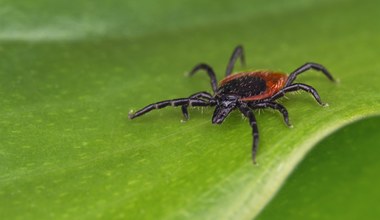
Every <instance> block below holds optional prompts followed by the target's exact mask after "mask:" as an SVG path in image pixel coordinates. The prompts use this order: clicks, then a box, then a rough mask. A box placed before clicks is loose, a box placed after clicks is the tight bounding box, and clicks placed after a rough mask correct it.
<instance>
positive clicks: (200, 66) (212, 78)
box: [189, 63, 218, 93]
mask: <svg viewBox="0 0 380 220" xmlns="http://www.w3.org/2000/svg"><path fill="white" fill-rule="evenodd" d="M199 70H205V71H206V72H207V74H208V76H209V77H210V81H211V88H212V91H213V92H214V93H216V90H217V89H218V82H217V81H216V76H215V72H214V70H213V69H212V68H211V67H210V66H209V65H207V64H205V63H200V64H198V65H196V66H195V67H194V68H193V69H192V70H191V71H190V73H189V75H190V76H192V75H194V74H195V73H196V72H197V71H199Z"/></svg>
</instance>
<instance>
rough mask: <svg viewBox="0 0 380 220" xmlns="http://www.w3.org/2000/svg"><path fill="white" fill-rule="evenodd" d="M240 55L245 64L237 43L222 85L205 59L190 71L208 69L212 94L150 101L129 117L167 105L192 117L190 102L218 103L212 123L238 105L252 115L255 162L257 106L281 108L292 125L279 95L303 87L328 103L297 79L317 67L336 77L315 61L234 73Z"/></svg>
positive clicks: (247, 115) (199, 103)
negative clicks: (291, 67) (283, 68)
mask: <svg viewBox="0 0 380 220" xmlns="http://www.w3.org/2000/svg"><path fill="white" fill-rule="evenodd" d="M239 58H240V60H241V63H242V65H243V66H244V65H245V59H244V51H243V47H242V46H237V47H236V48H235V50H234V51H233V53H232V56H231V58H230V61H229V62H228V65H227V69H226V76H225V78H224V79H223V80H221V81H220V83H219V85H218V84H217V80H216V76H215V73H214V71H213V69H212V68H211V67H210V66H209V65H207V64H204V63H201V64H198V65H196V66H195V67H194V68H193V69H192V71H191V72H190V75H193V74H194V73H196V72H198V71H199V70H204V71H206V72H207V74H208V75H209V77H210V82H211V88H212V90H213V92H212V94H211V93H209V92H198V93H195V94H193V95H191V96H189V97H186V98H179V99H173V100H165V101H160V102H156V103H153V104H150V105H147V106H146V107H144V108H142V109H140V110H138V111H137V112H135V113H130V114H129V118H130V119H133V118H136V117H139V116H141V115H143V114H145V113H147V112H150V111H151V110H154V109H160V108H164V107H167V106H181V111H182V114H183V115H184V117H185V118H186V119H188V118H189V114H188V110H187V108H188V107H189V106H190V107H195V106H212V107H214V106H215V110H214V113H213V116H212V123H213V124H221V123H223V121H224V120H225V119H226V117H227V116H228V115H229V114H230V112H231V111H232V110H235V109H237V110H239V111H240V112H241V113H242V114H243V115H244V116H245V117H247V118H248V120H249V124H250V126H251V128H252V136H253V143H252V160H253V162H254V163H255V158H256V152H257V149H258V144H259V130H258V127H257V123H256V118H255V115H254V113H253V110H255V109H263V108H272V109H274V110H277V111H279V112H280V113H281V114H282V116H283V118H284V122H285V123H286V124H287V125H288V126H291V125H290V123H289V117H288V111H287V110H286V108H285V107H284V106H283V105H281V104H279V103H277V102H276V100H277V99H279V98H281V97H283V96H284V95H285V94H286V93H288V92H294V91H298V90H303V91H306V92H308V93H310V94H311V95H312V96H313V97H314V99H315V100H316V101H317V102H318V103H319V104H320V105H324V104H323V103H322V101H321V98H320V96H319V94H318V92H317V91H316V90H315V89H314V88H313V87H312V86H310V85H307V84H303V83H294V81H295V79H296V78H297V76H298V75H299V74H301V73H303V72H305V71H307V70H310V69H314V70H317V71H320V72H322V73H323V74H324V75H325V76H326V77H327V78H328V79H329V80H331V81H335V80H334V78H333V77H332V75H331V74H330V73H329V72H328V71H327V69H326V68H325V67H323V66H322V65H320V64H317V63H311V62H309V63H306V64H304V65H302V66H301V67H299V68H297V69H296V70H294V71H293V72H292V73H291V74H289V75H287V74H285V73H281V72H273V71H269V70H258V71H249V72H240V73H236V74H231V73H232V70H233V67H234V65H235V62H236V61H237V60H238V59H239Z"/></svg>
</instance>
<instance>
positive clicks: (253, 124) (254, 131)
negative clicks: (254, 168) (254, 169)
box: [239, 106, 259, 164]
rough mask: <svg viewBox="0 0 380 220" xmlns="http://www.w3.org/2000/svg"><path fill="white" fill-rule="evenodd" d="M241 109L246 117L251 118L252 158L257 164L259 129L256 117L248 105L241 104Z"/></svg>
mask: <svg viewBox="0 0 380 220" xmlns="http://www.w3.org/2000/svg"><path fill="white" fill-rule="evenodd" d="M239 110H240V111H241V113H243V115H244V116H245V117H247V118H248V119H249V125H250V126H251V127H252V136H253V143H252V160H253V163H254V164H256V153H257V148H258V145H259V129H258V127H257V123H256V118H255V115H254V114H253V112H252V111H251V109H250V108H249V107H248V106H239Z"/></svg>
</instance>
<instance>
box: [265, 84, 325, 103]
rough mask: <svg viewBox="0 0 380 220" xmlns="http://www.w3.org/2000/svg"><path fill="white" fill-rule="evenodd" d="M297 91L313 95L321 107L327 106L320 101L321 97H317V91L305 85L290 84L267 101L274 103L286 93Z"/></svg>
mask: <svg viewBox="0 0 380 220" xmlns="http://www.w3.org/2000/svg"><path fill="white" fill-rule="evenodd" d="M298 90H303V91H306V92H308V93H310V94H311V95H313V97H314V99H315V100H316V101H317V102H318V103H319V104H320V105H322V106H326V105H327V104H325V103H323V102H322V101H321V97H320V96H319V94H318V92H317V90H315V89H314V88H313V87H311V86H309V85H306V84H303V83H295V84H292V85H290V86H287V87H285V88H283V89H281V90H280V91H278V92H277V93H276V94H274V95H273V96H272V97H271V98H270V99H269V101H274V100H276V99H279V98H281V97H283V96H284V95H285V93H287V92H294V91H298Z"/></svg>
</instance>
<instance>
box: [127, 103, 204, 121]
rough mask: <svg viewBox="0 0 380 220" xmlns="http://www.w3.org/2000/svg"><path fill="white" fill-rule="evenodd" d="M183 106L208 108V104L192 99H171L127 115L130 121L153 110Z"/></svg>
mask: <svg viewBox="0 0 380 220" xmlns="http://www.w3.org/2000/svg"><path fill="white" fill-rule="evenodd" d="M183 105H188V106H209V105H210V103H208V102H206V101H203V100H199V99H192V98H179V99H173V100H165V101H161V102H156V103H153V104H150V105H147V106H145V107H144V108H142V109H140V110H138V111H137V112H135V113H129V114H128V117H129V118H130V119H134V118H136V117H139V116H141V115H144V114H146V113H148V112H150V111H152V110H154V109H161V108H165V107H167V106H173V107H175V106H183Z"/></svg>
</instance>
